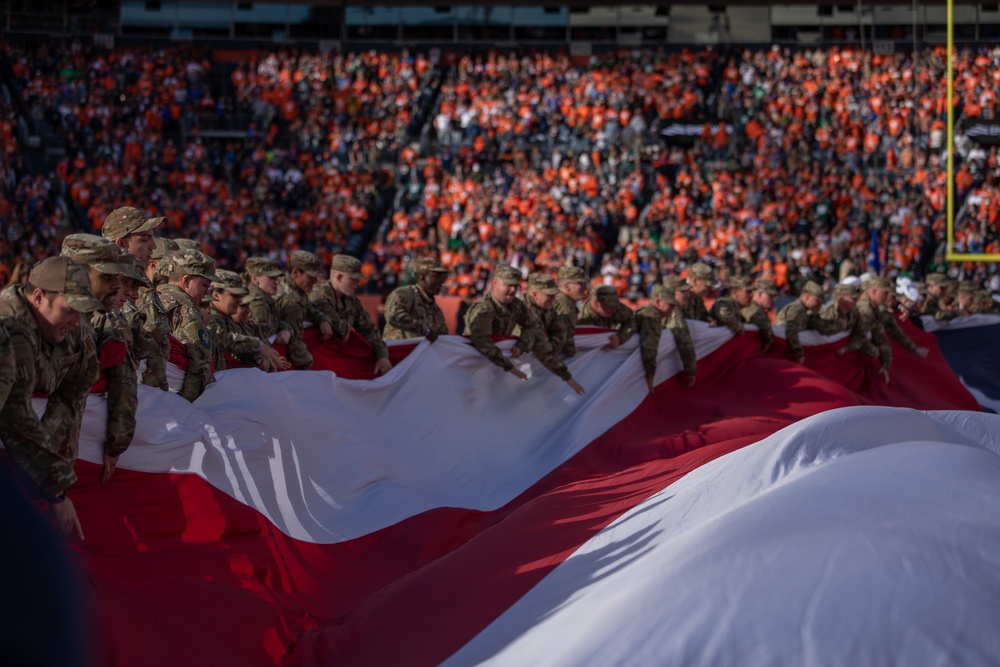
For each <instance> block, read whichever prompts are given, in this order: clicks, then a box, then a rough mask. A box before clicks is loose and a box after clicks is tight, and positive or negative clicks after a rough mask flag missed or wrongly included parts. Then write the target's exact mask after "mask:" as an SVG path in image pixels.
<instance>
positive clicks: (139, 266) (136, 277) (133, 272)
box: [121, 252, 153, 287]
mask: <svg viewBox="0 0 1000 667" xmlns="http://www.w3.org/2000/svg"><path fill="white" fill-rule="evenodd" d="M121 261H122V264H124V265H125V268H126V269H127V270H126V272H125V273H123V274H122V275H123V276H125V277H126V278H129V279H131V280H133V281H134V282H137V283H139V284H141V285H144V286H145V287H152V286H153V283H152V282H150V280H149V278H147V277H146V264H145V262H143V261H142V260H141V259H139V258H138V257H136V256H135V255H133V254H132V253H130V252H123V253H122V260H121Z"/></svg>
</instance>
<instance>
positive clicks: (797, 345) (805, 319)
mask: <svg viewBox="0 0 1000 667" xmlns="http://www.w3.org/2000/svg"><path fill="white" fill-rule="evenodd" d="M774 323H775V324H777V325H778V326H783V327H785V340H786V341H787V342H788V353H789V354H790V355H791V356H792V357H796V358H797V357H801V356H802V355H803V354H804V350H803V349H802V343H801V342H800V341H799V333H801V332H802V331H803V330H805V329H808V328H809V310H808V309H807V308H806V307H805V304H803V303H802V301H801V300H799V299H796V300H795V301H792V302H791V303H790V304H788V305H787V306H785V307H784V308H782V309H781V312H780V313H778V317H777V318H776V319H775V321H774Z"/></svg>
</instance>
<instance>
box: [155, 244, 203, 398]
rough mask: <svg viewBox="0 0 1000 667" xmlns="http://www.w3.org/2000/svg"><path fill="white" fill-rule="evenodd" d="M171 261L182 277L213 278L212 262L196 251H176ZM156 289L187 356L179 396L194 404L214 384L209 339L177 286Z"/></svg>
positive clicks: (194, 305) (197, 310)
mask: <svg viewBox="0 0 1000 667" xmlns="http://www.w3.org/2000/svg"><path fill="white" fill-rule="evenodd" d="M170 261H171V264H173V267H174V270H176V271H179V272H183V273H184V274H185V275H200V276H203V277H205V278H208V279H209V280H212V279H214V278H215V274H214V271H215V261H214V260H212V259H211V258H210V257H208V256H207V255H205V254H204V253H201V252H198V251H197V250H178V251H177V252H176V253H174V255H173V256H172V257H171V260H170ZM187 272H190V273H187ZM157 290H158V292H159V296H160V300H161V301H162V302H163V307H164V308H165V309H166V316H167V322H169V323H170V331H171V333H172V334H173V336H174V338H176V339H177V340H178V341H180V342H181V344H182V345H184V352H185V355H186V356H187V369H186V370H185V371H184V382H183V384H182V385H181V389H180V392H179V393H180V395H181V396H183V397H184V398H186V399H187V400H189V401H194V400H195V399H196V398H198V397H199V396H201V394H202V392H204V391H205V388H206V387H208V385H210V384H211V383H212V382H215V376H214V375H213V374H212V352H213V346H212V338H211V336H210V335H209V333H208V331H207V330H206V329H205V321H204V319H203V318H202V315H201V308H200V306H199V304H197V303H195V302H194V300H193V299H192V298H191V297H190V296H188V295H187V293H186V292H184V290H183V289H181V287H180V286H179V285H175V284H173V283H167V284H166V285H160V286H159V287H158V288H157Z"/></svg>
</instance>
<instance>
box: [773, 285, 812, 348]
mask: <svg viewBox="0 0 1000 667" xmlns="http://www.w3.org/2000/svg"><path fill="white" fill-rule="evenodd" d="M823 296H824V294H823V288H822V287H820V286H819V285H817V284H816V283H814V282H813V281H811V280H810V281H809V282H807V283H806V284H805V285H804V286H803V287H802V293H801V294H800V295H799V298H798V299H796V300H795V301H792V302H791V303H790V304H788V305H787V306H785V307H784V308H782V309H781V312H780V313H778V317H777V318H776V319H775V321H774V323H775V324H777V325H778V326H782V327H785V341H787V343H788V356H789V357H790V358H791V359H792V360H793V361H795V362H796V363H799V364H801V363H802V362H803V361H805V351H804V350H803V349H802V343H801V342H800V341H799V333H801V332H802V331H804V330H805V329H808V328H809V322H810V315H814V314H815V313H816V312H817V311H818V310H819V307H820V306H821V305H822V304H823ZM814 321H815V320H814Z"/></svg>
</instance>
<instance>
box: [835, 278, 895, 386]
mask: <svg viewBox="0 0 1000 667" xmlns="http://www.w3.org/2000/svg"><path fill="white" fill-rule="evenodd" d="M879 311H880V308H879V307H878V306H876V305H875V304H874V303H872V302H871V300H870V299H869V298H868V297H866V296H863V297H861V298H860V299H858V327H859V329H860V330H861V331H866V332H869V333H871V341H868V340H867V339H865V341H864V342H865V343H869V344H870V345H874V346H875V350H876V352H877V356H878V360H879V365H880V366H881V367H882V368H883V369H884V370H889V368H890V366H892V347H890V345H889V339H888V337H886V335H885V325H884V324H883V322H882V316H881V314H880V312H879ZM863 348H864V346H863V345H862V344H860V343H859V342H858V341H856V340H855V338H854V337H853V336H852V337H851V340H850V341H849V342H848V344H847V346H846V347H845V348H844V350H845V351H847V352H851V351H853V350H857V349H863Z"/></svg>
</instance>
